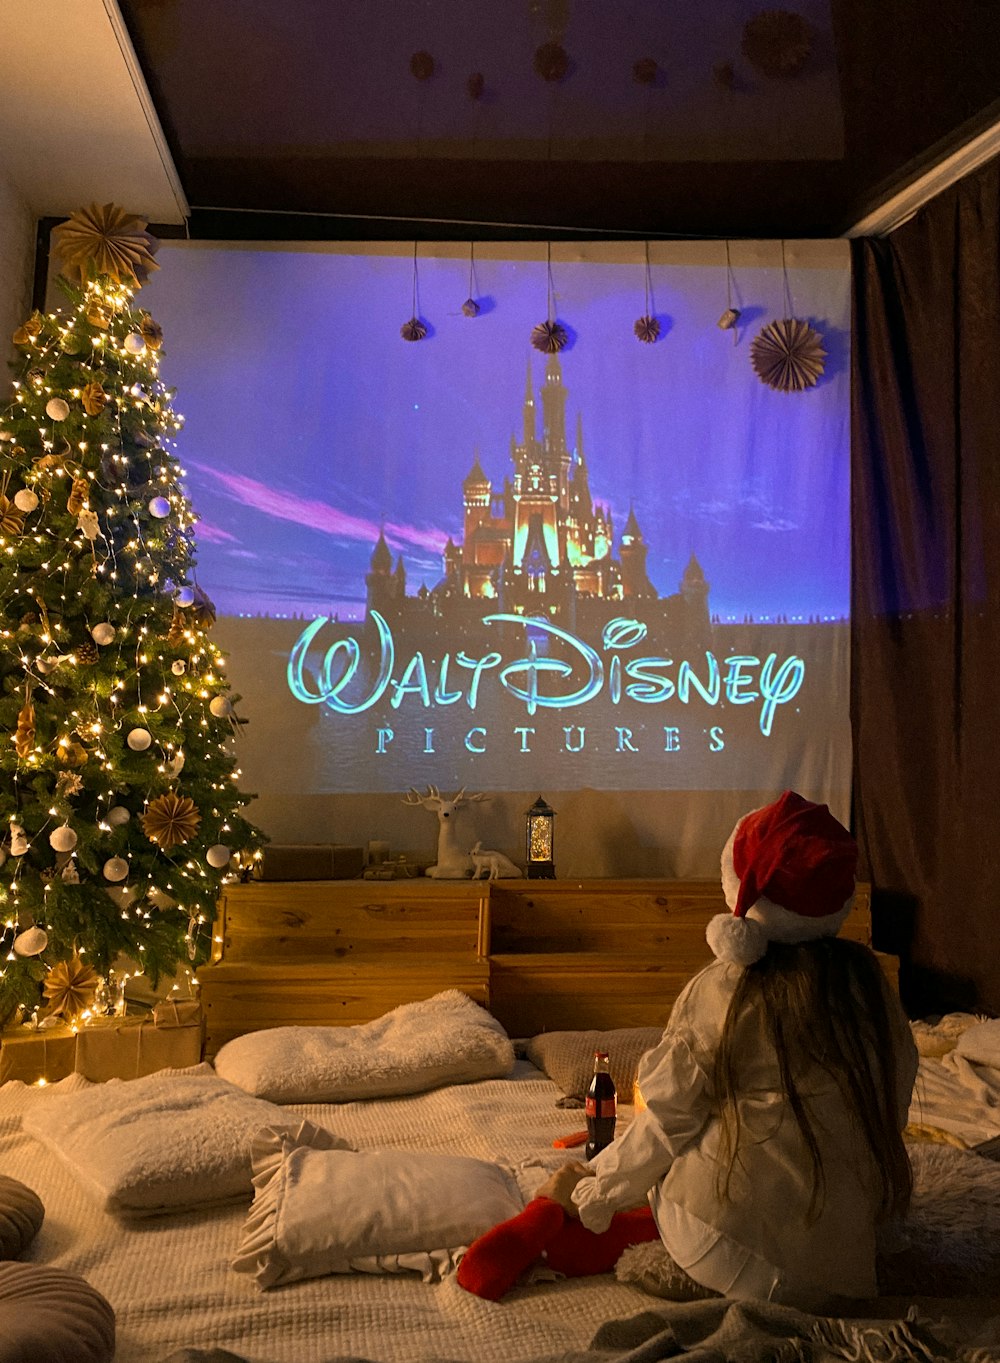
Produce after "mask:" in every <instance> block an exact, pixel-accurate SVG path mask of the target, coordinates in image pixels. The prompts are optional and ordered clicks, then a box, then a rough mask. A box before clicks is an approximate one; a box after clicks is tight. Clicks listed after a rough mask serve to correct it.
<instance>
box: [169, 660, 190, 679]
mask: <svg viewBox="0 0 1000 1363" xmlns="http://www.w3.org/2000/svg"><path fill="white" fill-rule="evenodd" d="M170 670H171V672H172V673H173V674H174V676H175V677H183V676H184V673H185V672H186V671H187V663H186V662H185V661H184V659H183V658H175V659H174V660H173V662H172V663H171V664H170Z"/></svg>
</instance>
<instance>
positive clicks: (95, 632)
mask: <svg viewBox="0 0 1000 1363" xmlns="http://www.w3.org/2000/svg"><path fill="white" fill-rule="evenodd" d="M116 633H117V631H116V629H115V627H114V625H112V624H110V623H109V622H108V621H107V620H102V621H101V622H100V624H98V625H95V626H94V628H93V629H92V630H91V631H90V637H91V638H92V639H93V641H94V643H95V644H100V645H101V646H102V648H103V647H104V646H105V645H106V644H110V643H111V642H112V640H113V639H114V637H115V634H116Z"/></svg>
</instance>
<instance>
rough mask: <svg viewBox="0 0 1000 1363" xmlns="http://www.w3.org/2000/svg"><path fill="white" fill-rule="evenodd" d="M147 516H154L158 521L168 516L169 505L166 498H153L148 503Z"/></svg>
mask: <svg viewBox="0 0 1000 1363" xmlns="http://www.w3.org/2000/svg"><path fill="white" fill-rule="evenodd" d="M149 514H150V515H151V516H155V517H156V519H157V520H158V521H162V520H163V518H164V517H165V516H169V515H170V503H169V502H168V501H167V499H166V497H154V498H153V499H152V501H151V502H150V503H149Z"/></svg>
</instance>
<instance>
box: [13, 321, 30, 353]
mask: <svg viewBox="0 0 1000 1363" xmlns="http://www.w3.org/2000/svg"><path fill="white" fill-rule="evenodd" d="M33 339H34V338H33V337H32V335H31V332H30V331H29V330H28V328H27V327H26V326H19V327H18V329H17V330H16V331H15V332H14V335H13V336H12V337H11V340H12V341H13V342H14V344H15V345H16V346H18V347H19V348H20V349H21V350H27V349H28V348H29V347H30V346H31V343H32V341H33Z"/></svg>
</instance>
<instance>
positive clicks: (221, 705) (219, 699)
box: [208, 696, 233, 719]
mask: <svg viewBox="0 0 1000 1363" xmlns="http://www.w3.org/2000/svg"><path fill="white" fill-rule="evenodd" d="M208 708H209V709H210V710H211V712H212V714H213V715H214V716H215V718H216V719H228V718H229V716H230V715H231V714H232V713H233V702H232V701H231V700H230V699H229V697H228V696H214V697H213V698H212V701H211V703H210V704H209V707H208Z"/></svg>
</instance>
